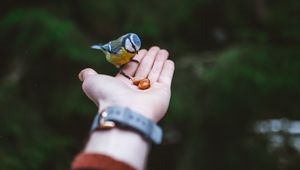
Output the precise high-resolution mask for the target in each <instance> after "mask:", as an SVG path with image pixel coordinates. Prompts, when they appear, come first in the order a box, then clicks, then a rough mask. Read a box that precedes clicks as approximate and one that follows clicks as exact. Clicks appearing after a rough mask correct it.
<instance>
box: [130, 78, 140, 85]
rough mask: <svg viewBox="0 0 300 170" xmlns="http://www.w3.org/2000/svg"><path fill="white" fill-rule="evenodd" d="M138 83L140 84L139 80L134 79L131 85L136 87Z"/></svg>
mask: <svg viewBox="0 0 300 170" xmlns="http://www.w3.org/2000/svg"><path fill="white" fill-rule="evenodd" d="M140 82H141V80H136V79H134V78H133V79H132V83H133V84H134V85H136V86H138V85H139V83H140Z"/></svg>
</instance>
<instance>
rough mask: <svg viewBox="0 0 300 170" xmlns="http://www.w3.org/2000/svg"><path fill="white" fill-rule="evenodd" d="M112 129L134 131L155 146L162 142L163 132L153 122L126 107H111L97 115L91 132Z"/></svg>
mask: <svg viewBox="0 0 300 170" xmlns="http://www.w3.org/2000/svg"><path fill="white" fill-rule="evenodd" d="M114 127H121V128H122V127H123V128H127V129H131V130H133V131H136V132H138V133H140V134H141V135H142V136H143V137H144V138H145V139H147V140H150V141H152V142H153V143H155V144H160V143H161V141H162V136H163V132H162V130H161V128H160V127H159V126H158V125H157V124H156V123H155V122H153V121H152V120H150V119H148V118H146V117H145V116H143V115H141V114H140V113H137V112H135V111H133V110H131V109H129V108H127V107H120V106H112V107H109V108H107V109H106V110H105V111H103V112H102V113H97V114H96V116H95V118H94V121H93V124H92V127H91V132H93V131H95V130H98V129H100V130H101V129H110V128H114Z"/></svg>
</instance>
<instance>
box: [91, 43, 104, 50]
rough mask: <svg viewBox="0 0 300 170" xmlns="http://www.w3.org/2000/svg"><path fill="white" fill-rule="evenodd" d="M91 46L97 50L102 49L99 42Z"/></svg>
mask: <svg viewBox="0 0 300 170" xmlns="http://www.w3.org/2000/svg"><path fill="white" fill-rule="evenodd" d="M91 48H92V49H97V50H103V48H102V46H101V45H100V44H97V45H92V46H91Z"/></svg>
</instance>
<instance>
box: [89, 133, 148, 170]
mask: <svg viewBox="0 0 300 170" xmlns="http://www.w3.org/2000/svg"><path fill="white" fill-rule="evenodd" d="M120 139H121V140H120ZM148 151H149V143H148V142H147V141H145V140H144V139H143V138H142V137H141V136H140V135H139V134H137V133H135V132H132V131H129V130H124V129H119V128H113V129H109V130H102V131H95V132H93V133H92V134H91V136H90V140H89V141H88V143H87V145H86V147H85V149H84V152H85V153H99V154H105V155H108V156H110V157H112V158H114V159H116V160H120V161H123V162H125V163H128V164H129V165H132V166H133V167H135V168H136V169H143V167H144V165H145V162H146V156H147V154H148Z"/></svg>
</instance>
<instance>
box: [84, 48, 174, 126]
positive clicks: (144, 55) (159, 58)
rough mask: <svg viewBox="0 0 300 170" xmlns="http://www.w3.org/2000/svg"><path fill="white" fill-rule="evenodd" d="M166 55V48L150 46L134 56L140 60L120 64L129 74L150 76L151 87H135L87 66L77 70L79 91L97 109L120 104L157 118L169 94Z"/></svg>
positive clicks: (170, 74)
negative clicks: (81, 89) (79, 82)
mask: <svg viewBox="0 0 300 170" xmlns="http://www.w3.org/2000/svg"><path fill="white" fill-rule="evenodd" d="M168 56H169V54H168V52H167V51H166V50H161V49H159V48H158V47H152V48H150V49H149V51H146V50H141V51H139V53H138V54H137V55H136V56H135V58H134V59H135V60H138V61H140V64H137V63H134V62H131V63H128V64H127V65H126V66H125V67H124V68H123V71H124V72H125V73H126V74H128V75H130V76H132V77H135V78H137V79H144V78H148V79H150V81H151V87H150V88H149V89H147V90H140V89H138V87H137V86H135V85H133V84H132V81H131V80H129V79H127V78H126V77H124V76H123V75H121V74H117V75H116V76H115V77H112V76H108V75H103V74H98V73H96V72H95V71H94V70H92V69H89V68H88V69H84V70H82V71H81V72H80V73H79V78H80V80H82V81H83V84H82V88H83V91H84V92H85V94H86V95H87V96H88V97H89V98H90V99H91V100H92V101H94V102H95V103H96V104H97V106H98V107H99V112H102V111H103V110H105V109H106V108H107V107H109V106H115V105H118V106H124V107H129V108H130V109H132V110H135V111H137V112H139V113H140V114H143V115H144V116H146V117H148V118H150V119H152V120H153V121H155V122H158V121H159V120H160V119H161V118H162V117H163V116H164V115H165V113H166V111H167V109H168V105H169V101H170V96H171V90H170V86H171V81H172V77H173V73H174V63H173V62H172V61H171V60H168Z"/></svg>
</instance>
